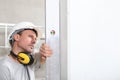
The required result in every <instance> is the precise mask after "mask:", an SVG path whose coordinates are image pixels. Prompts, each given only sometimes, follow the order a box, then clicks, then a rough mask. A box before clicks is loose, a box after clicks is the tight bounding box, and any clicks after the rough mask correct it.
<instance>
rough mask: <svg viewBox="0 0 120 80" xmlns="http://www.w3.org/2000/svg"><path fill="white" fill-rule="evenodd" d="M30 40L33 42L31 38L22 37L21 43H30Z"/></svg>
mask: <svg viewBox="0 0 120 80" xmlns="http://www.w3.org/2000/svg"><path fill="white" fill-rule="evenodd" d="M30 42H31V39H30V38H23V39H21V43H22V44H27V43H30Z"/></svg>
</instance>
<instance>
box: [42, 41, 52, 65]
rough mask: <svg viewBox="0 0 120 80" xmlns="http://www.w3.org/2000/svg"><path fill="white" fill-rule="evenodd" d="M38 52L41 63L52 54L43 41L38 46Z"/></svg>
mask: <svg viewBox="0 0 120 80" xmlns="http://www.w3.org/2000/svg"><path fill="white" fill-rule="evenodd" d="M40 54H41V56H40V61H41V63H45V61H46V58H47V57H50V56H51V55H52V54H53V52H52V50H51V48H50V47H49V46H48V45H47V44H45V43H43V44H42V46H41V47H40Z"/></svg>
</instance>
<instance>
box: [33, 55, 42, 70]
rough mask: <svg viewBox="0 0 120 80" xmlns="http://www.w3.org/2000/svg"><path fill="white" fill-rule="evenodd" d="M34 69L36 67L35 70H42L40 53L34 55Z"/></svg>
mask: <svg viewBox="0 0 120 80" xmlns="http://www.w3.org/2000/svg"><path fill="white" fill-rule="evenodd" d="M33 65H34V67H35V70H38V69H40V67H41V64H40V53H35V54H34V64H33Z"/></svg>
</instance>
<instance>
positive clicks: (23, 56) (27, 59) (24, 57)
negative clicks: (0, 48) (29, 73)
mask: <svg viewBox="0 0 120 80" xmlns="http://www.w3.org/2000/svg"><path fill="white" fill-rule="evenodd" d="M10 54H11V55H12V56H13V57H14V58H17V60H18V61H19V62H20V63H21V64H24V65H31V64H33V63H34V58H33V57H32V55H30V54H29V53H24V52H20V53H19V54H18V55H15V54H14V53H13V51H11V52H10Z"/></svg>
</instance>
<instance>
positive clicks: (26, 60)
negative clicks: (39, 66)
mask: <svg viewBox="0 0 120 80" xmlns="http://www.w3.org/2000/svg"><path fill="white" fill-rule="evenodd" d="M18 60H19V61H20V62H21V63H23V64H28V63H29V62H30V58H29V56H28V55H27V54H25V53H19V54H18Z"/></svg>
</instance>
